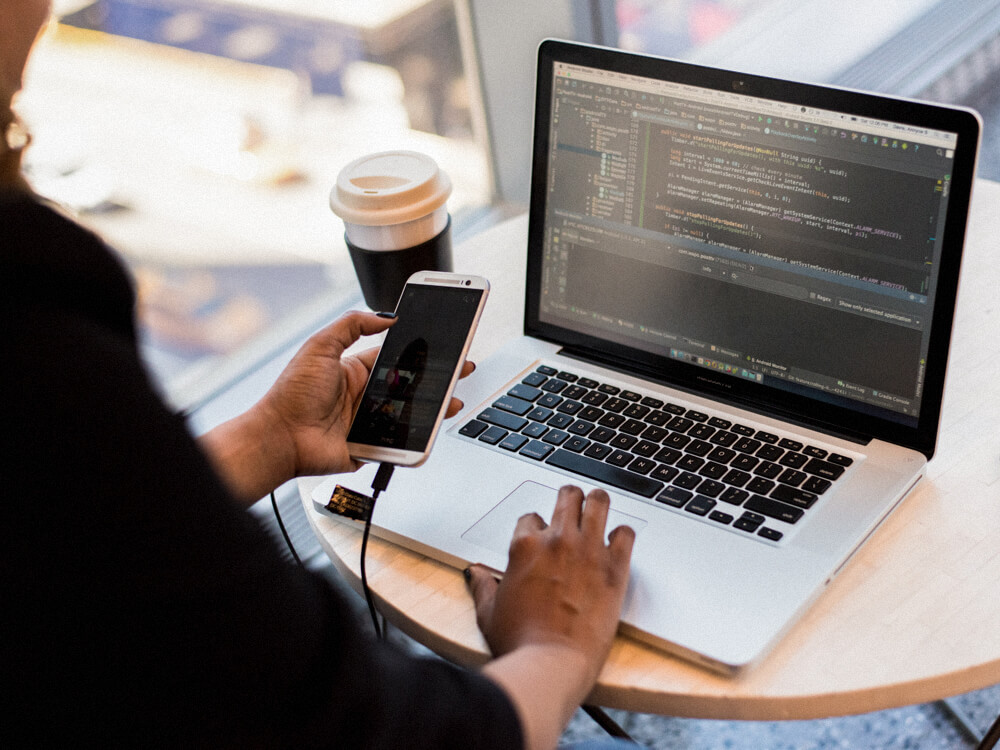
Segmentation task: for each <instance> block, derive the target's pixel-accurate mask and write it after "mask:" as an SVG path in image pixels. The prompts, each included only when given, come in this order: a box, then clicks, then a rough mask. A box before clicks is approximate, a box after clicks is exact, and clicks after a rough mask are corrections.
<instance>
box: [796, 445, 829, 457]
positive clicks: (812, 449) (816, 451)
mask: <svg viewBox="0 0 1000 750" xmlns="http://www.w3.org/2000/svg"><path fill="white" fill-rule="evenodd" d="M802 452H803V453H805V454H806V455H807V456H809V458H826V457H827V455H828V454H827V452H826V451H825V450H823V449H822V448H817V447H816V446H815V445H807V446H806V447H805V448H803V449H802Z"/></svg>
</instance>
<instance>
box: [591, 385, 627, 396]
mask: <svg viewBox="0 0 1000 750" xmlns="http://www.w3.org/2000/svg"><path fill="white" fill-rule="evenodd" d="M597 390H599V391H600V392H601V393H607V394H608V395H609V396H617V395H618V394H619V393H621V388H619V387H618V386H614V385H608V384H607V383H601V384H600V385H599V386H597Z"/></svg>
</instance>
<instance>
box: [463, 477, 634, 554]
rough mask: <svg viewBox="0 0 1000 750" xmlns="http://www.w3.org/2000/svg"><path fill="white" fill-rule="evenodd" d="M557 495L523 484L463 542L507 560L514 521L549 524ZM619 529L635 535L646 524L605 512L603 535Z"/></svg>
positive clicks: (480, 521)
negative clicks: (535, 519) (530, 517)
mask: <svg viewBox="0 0 1000 750" xmlns="http://www.w3.org/2000/svg"><path fill="white" fill-rule="evenodd" d="M557 494H558V491H557V490H555V489H553V488H552V487H546V486H545V485H544V484H538V483H537V482H524V483H523V484H521V485H520V486H519V487H518V488H517V489H516V490H514V491H513V492H512V493H510V494H509V495H507V497H505V498H504V499H503V500H501V501H500V503H499V505H497V506H496V507H495V508H493V510H491V511H490V512H489V513H487V514H486V515H485V516H483V517H482V518H480V519H479V520H478V521H477V522H476V523H475V525H473V526H472V528H470V529H469V530H468V531H466V532H465V533H464V534H462V539H464V540H465V541H467V542H472V543H473V544H477V545H479V546H480V547H485V548H486V549H488V550H492V551H493V552H496V553H498V554H501V555H504V556H505V557H506V555H507V550H508V548H509V547H510V539H511V537H512V536H513V535H514V527H515V526H516V525H517V519H519V518H520V517H521V516H523V515H525V514H527V513H537V514H538V515H540V516H541V517H542V518H543V519H545V523H550V522H551V521H552V511H553V510H555V507H556V496H557ZM612 502H614V501H613V500H612ZM618 526H630V527H631V528H632V530H633V531H635V533H636V535H638V534H639V532H640V531H642V529H643V528H645V526H646V521H644V520H643V519H641V518H637V517H635V516H630V515H628V514H627V513H621V512H619V511H617V510H615V509H614V508H612V509H611V510H610V511H608V523H607V526H606V527H605V528H606V531H607V532H610V531H612V530H613V529H615V528H616V527H618Z"/></svg>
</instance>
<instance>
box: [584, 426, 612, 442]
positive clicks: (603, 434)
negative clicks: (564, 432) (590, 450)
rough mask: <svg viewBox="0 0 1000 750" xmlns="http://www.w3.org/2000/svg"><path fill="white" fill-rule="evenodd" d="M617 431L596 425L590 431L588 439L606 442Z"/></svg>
mask: <svg viewBox="0 0 1000 750" xmlns="http://www.w3.org/2000/svg"><path fill="white" fill-rule="evenodd" d="M617 434H618V433H617V432H615V431H614V430H612V429H610V428H608V427H598V428H597V429H596V430H594V431H593V432H592V433H590V439H591V440H593V441H594V442H595V443H606V442H608V441H609V440H611V439H612V438H614V436H615V435H617Z"/></svg>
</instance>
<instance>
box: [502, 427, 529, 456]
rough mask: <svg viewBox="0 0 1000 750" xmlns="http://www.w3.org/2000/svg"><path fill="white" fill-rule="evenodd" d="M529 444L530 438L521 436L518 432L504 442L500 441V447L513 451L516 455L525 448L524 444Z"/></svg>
mask: <svg viewBox="0 0 1000 750" xmlns="http://www.w3.org/2000/svg"><path fill="white" fill-rule="evenodd" d="M527 442H528V438H526V437H525V436H524V435H519V434H517V433H516V432H515V433H512V434H510V435H508V436H507V437H505V438H504V439H503V440H501V441H500V443H499V445H500V447H501V448H503V449H505V450H509V451H512V452H514V453H516V452H517V451H519V450H521V448H523V447H524V444H525V443H527Z"/></svg>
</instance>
